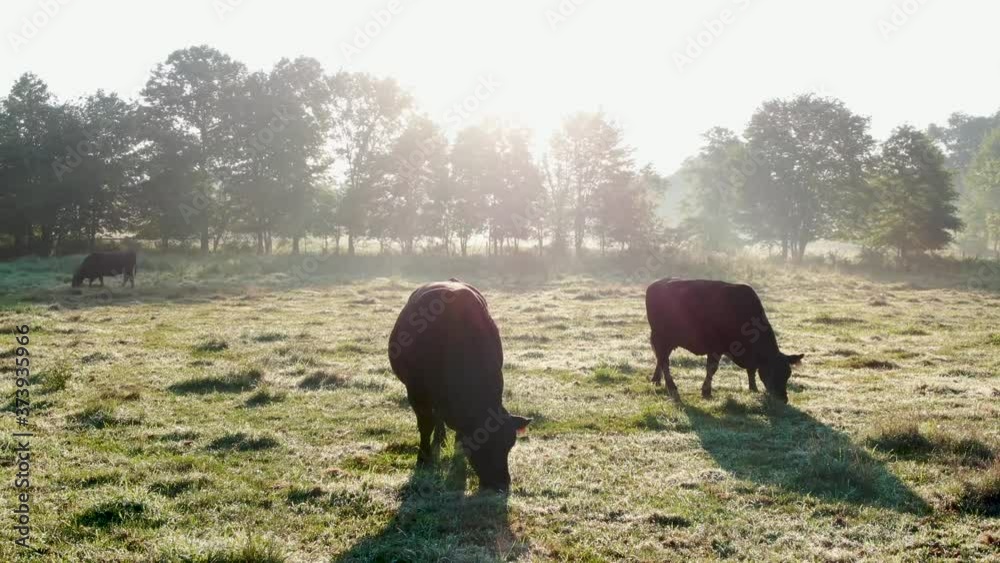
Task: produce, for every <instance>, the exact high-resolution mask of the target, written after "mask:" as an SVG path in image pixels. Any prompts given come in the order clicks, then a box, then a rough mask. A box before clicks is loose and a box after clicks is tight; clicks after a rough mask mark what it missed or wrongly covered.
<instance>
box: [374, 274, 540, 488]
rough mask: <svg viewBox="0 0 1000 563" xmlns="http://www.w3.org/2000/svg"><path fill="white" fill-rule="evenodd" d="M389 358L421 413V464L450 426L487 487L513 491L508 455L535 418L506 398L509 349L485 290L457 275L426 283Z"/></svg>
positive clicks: (394, 337)
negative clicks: (506, 403)
mask: <svg viewBox="0 0 1000 563" xmlns="http://www.w3.org/2000/svg"><path fill="white" fill-rule="evenodd" d="M389 363H390V364H391V365H392V371H393V372H395V374H396V377H398V378H399V380H400V381H402V382H403V383H404V384H405V385H406V394H407V398H408V399H409V401H410V406H411V407H413V412H414V413H416V415H417V427H418V428H419V429H420V453H419V455H418V457H417V463H418V465H426V464H429V463H431V462H432V461H433V459H434V458H435V457H436V455H437V453H438V452H439V451H440V447H441V444H442V442H444V439H445V433H446V430H445V425H447V426H448V427H450V428H451V429H452V430H454V431H455V444H456V446H457V445H459V444H461V447H462V449H463V450H464V452H465V454H466V455H467V456H468V457H469V459H470V461H471V462H472V467H473V469H475V471H476V474H477V475H479V481H480V484H481V486H482V487H483V488H487V489H493V490H498V491H503V492H506V491H507V490H509V488H510V470H509V467H508V463H507V458H508V455H509V454H510V450H511V448H513V447H514V443H515V441H516V435H517V433H518V431H521V430H523V429H524V428H525V427H526V426H527V425H528V423H529V422H531V420H530V419H528V418H524V417H521V416H516V415H512V414H510V413H508V412H507V410H506V409H505V408H504V407H503V405H502V404H501V397H502V395H503V373H502V372H501V370H502V368H503V348H502V347H501V345H500V333H499V331H498V330H497V326H496V324H495V323H494V322H493V318H492V317H490V312H489V310H488V309H487V306H486V300H485V299H483V296H482V294H481V293H479V291H478V290H477V289H476V288H474V287H472V286H471V285H468V284H466V283H462V282H460V281H458V280H454V279H453V280H451V281H447V282H437V283H430V284H427V285H424V286H421V287H419V288H418V289H417V290H416V291H414V292H413V294H412V295H410V299H409V301H407V303H406V306H404V307H403V310H402V312H400V314H399V318H398V319H397V320H396V326H395V327H394V328H393V329H392V334H391V335H390V336H389ZM432 433H433V438H434V439H433V443H432V441H431V435H432Z"/></svg>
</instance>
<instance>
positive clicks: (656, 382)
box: [649, 377, 663, 387]
mask: <svg viewBox="0 0 1000 563" xmlns="http://www.w3.org/2000/svg"><path fill="white" fill-rule="evenodd" d="M649 382H650V383H652V384H653V385H655V386H657V387H659V386H660V385H663V380H662V379H660V378H658V377H654V378H652V379H650V380H649Z"/></svg>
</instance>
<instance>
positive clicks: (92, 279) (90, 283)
mask: <svg viewBox="0 0 1000 563" xmlns="http://www.w3.org/2000/svg"><path fill="white" fill-rule="evenodd" d="M87 287H94V278H90V279H88V280H87Z"/></svg>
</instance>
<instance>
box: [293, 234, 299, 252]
mask: <svg viewBox="0 0 1000 563" xmlns="http://www.w3.org/2000/svg"><path fill="white" fill-rule="evenodd" d="M292 254H293V255H295V256H298V254H299V235H292Z"/></svg>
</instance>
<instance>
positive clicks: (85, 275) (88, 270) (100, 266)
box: [73, 250, 135, 287]
mask: <svg viewBox="0 0 1000 563" xmlns="http://www.w3.org/2000/svg"><path fill="white" fill-rule="evenodd" d="M118 274H122V285H123V286H124V285H125V282H130V283H131V287H135V252H134V251H131V250H130V251H127V252H94V253H92V254H90V255H88V256H87V257H86V258H84V259H83V262H81V263H80V266H79V267H78V268H77V269H76V271H75V272H73V287H80V286H82V285H83V280H84V279H86V280H87V282H88V285H91V286H92V285H94V280H100V282H101V286H103V285H104V276H117V275H118Z"/></svg>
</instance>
